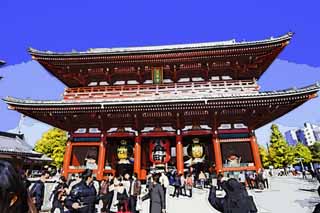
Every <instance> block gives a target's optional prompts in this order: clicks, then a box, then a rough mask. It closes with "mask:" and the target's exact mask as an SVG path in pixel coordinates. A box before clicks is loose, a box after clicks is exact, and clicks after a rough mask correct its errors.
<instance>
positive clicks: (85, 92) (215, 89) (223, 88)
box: [64, 80, 259, 100]
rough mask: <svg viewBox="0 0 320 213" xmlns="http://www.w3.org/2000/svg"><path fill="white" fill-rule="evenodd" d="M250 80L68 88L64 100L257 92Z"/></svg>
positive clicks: (256, 85)
mask: <svg viewBox="0 0 320 213" xmlns="http://www.w3.org/2000/svg"><path fill="white" fill-rule="evenodd" d="M258 90H259V85H258V84H257V83H256V82H255V81H252V80H243V81H240V80H237V81H236V80H228V81H206V82H185V83H171V84H160V85H156V84H153V85H121V86H120V85H119V86H96V87H78V88H68V89H66V90H65V92H64V100H79V99H109V98H119V97H122V98H126V97H128V98H133V97H138V96H157V95H183V94H192V93H258Z"/></svg>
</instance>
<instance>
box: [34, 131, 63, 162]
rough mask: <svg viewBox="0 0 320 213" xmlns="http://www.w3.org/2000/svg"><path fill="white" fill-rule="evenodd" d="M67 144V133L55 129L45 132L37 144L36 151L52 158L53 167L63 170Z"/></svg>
mask: <svg viewBox="0 0 320 213" xmlns="http://www.w3.org/2000/svg"><path fill="white" fill-rule="evenodd" d="M66 143H67V133H66V132H65V131H63V130H61V129H58V128H53V129H50V130H49V131H47V132H45V133H44V134H43V135H42V138H41V139H40V140H38V141H37V143H36V144H35V147H34V150H35V151H37V152H40V153H43V154H45V155H47V156H48V157H50V158H52V160H53V161H52V165H54V166H56V167H58V168H61V166H62V163H63V157H64V152H65V149H66Z"/></svg>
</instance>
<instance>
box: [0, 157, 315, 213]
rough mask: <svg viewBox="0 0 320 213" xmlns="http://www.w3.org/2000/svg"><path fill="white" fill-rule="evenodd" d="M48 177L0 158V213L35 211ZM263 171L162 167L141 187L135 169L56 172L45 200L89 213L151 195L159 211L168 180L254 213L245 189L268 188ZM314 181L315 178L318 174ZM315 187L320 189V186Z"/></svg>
mask: <svg viewBox="0 0 320 213" xmlns="http://www.w3.org/2000/svg"><path fill="white" fill-rule="evenodd" d="M49 176H50V173H49V171H47V170H45V171H43V172H42V174H41V177H40V178H39V180H37V181H36V182H35V183H34V184H32V185H31V183H30V181H29V180H28V178H27V175H26V174H22V175H19V174H18V173H17V172H16V170H15V169H14V168H13V167H12V165H11V164H10V163H8V162H6V161H1V160H0V180H1V181H0V213H7V212H8V213H11V212H17V213H19V212H30V213H36V212H39V211H40V210H41V209H42V206H43V204H44V194H45V182H46V181H47V179H48V178H49ZM268 176H270V174H269V172H267V171H266V170H263V169H261V170H259V171H258V172H253V171H243V172H240V174H239V175H238V176H237V177H236V178H234V177H233V178H230V177H229V175H227V176H226V177H224V175H223V174H222V173H219V174H218V175H217V176H216V177H215V178H212V177H211V176H208V174H206V173H204V172H203V171H199V172H198V173H192V172H190V173H185V174H178V173H177V172H174V171H173V172H168V173H163V172H162V173H153V174H149V175H147V180H146V187H145V189H143V187H142V183H141V182H140V180H138V178H137V174H133V175H130V174H125V175H123V176H121V175H119V176H113V175H111V174H109V175H108V176H105V178H104V179H103V180H101V181H97V180H96V179H95V177H94V175H93V173H92V170H90V169H86V170H85V171H84V172H83V173H81V174H72V175H71V177H70V178H69V180H66V178H65V177H64V176H61V177H60V178H59V180H58V181H57V184H55V187H54V189H53V190H51V191H50V193H49V194H50V198H49V201H50V202H51V204H52V208H51V212H52V213H57V212H60V213H67V212H69V213H84V212H86V213H94V212H96V211H97V204H99V203H100V205H99V206H100V207H101V210H100V212H102V213H107V212H115V213H129V212H132V213H137V212H140V211H141V210H142V205H143V201H144V200H147V199H150V210H149V212H150V213H164V212H165V211H166V197H167V196H168V195H169V194H168V191H169V190H168V189H169V186H170V185H172V187H173V190H170V191H171V192H172V191H173V193H172V194H170V195H171V196H172V197H177V198H178V197H179V196H185V197H192V191H193V188H195V187H196V188H199V189H204V188H206V187H207V188H210V193H209V197H208V201H209V203H210V204H211V205H212V206H213V207H214V208H215V209H217V210H218V211H220V212H238V211H236V208H238V207H241V206H242V208H241V210H239V212H242V210H245V211H244V212H257V210H256V207H255V204H254V201H253V199H252V197H250V196H249V195H248V193H247V188H248V189H255V188H258V189H263V188H269V181H268ZM319 176H320V175H319ZM317 177H318V176H317ZM215 180H216V182H215ZM318 180H319V182H320V178H318ZM219 190H224V191H225V192H226V196H225V197H218V196H216V191H219ZM318 191H319V193H320V188H319V189H318ZM319 206H320V205H317V208H318V209H317V210H318V211H319V209H320V207H319ZM228 209H229V210H228ZM230 209H233V210H230ZM318 211H315V212H318Z"/></svg>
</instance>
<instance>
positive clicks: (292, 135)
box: [285, 123, 320, 146]
mask: <svg viewBox="0 0 320 213" xmlns="http://www.w3.org/2000/svg"><path fill="white" fill-rule="evenodd" d="M285 137H286V140H287V142H288V144H289V145H291V146H293V145H296V144H297V143H298V142H301V143H303V144H304V145H306V146H311V145H313V144H314V143H315V142H316V141H320V126H317V125H314V124H311V123H304V127H303V128H301V129H298V130H289V131H287V132H285Z"/></svg>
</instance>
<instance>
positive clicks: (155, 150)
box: [149, 139, 170, 165]
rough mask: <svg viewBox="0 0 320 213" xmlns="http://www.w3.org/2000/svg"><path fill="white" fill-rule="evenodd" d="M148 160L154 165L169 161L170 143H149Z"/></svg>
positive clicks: (159, 140)
mask: <svg viewBox="0 0 320 213" xmlns="http://www.w3.org/2000/svg"><path fill="white" fill-rule="evenodd" d="M149 158H150V161H151V162H152V163H154V164H156V165H157V164H166V163H168V162H169V160H170V141H169V140H168V139H154V140H150V143H149Z"/></svg>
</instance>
